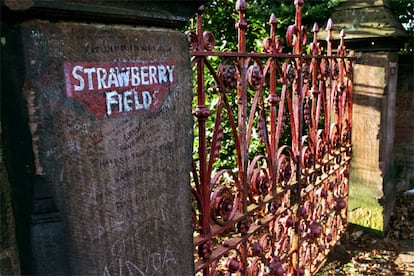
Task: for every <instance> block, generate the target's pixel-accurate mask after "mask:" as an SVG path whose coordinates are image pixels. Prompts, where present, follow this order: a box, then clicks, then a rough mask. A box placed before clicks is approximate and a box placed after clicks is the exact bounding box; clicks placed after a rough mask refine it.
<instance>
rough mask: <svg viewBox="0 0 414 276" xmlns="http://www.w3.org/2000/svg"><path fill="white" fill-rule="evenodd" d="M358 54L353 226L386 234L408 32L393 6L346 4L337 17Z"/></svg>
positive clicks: (379, 0) (368, 1) (377, 1)
mask: <svg viewBox="0 0 414 276" xmlns="http://www.w3.org/2000/svg"><path fill="white" fill-rule="evenodd" d="M332 19H333V21H334V23H335V25H336V26H335V28H337V29H344V30H345V31H346V40H347V42H346V45H347V47H348V48H350V49H353V50H355V51H356V53H357V54H356V56H357V60H356V62H355V66H354V97H353V128H352V144H353V155H352V158H353V159H352V163H351V176H350V188H349V193H350V194H349V206H348V209H349V216H348V217H349V222H351V223H354V224H357V225H360V226H363V227H367V228H369V229H372V230H375V231H378V232H380V233H382V232H383V231H384V230H386V226H387V224H388V221H389V218H390V215H391V211H392V208H393V203H394V190H395V183H393V182H392V166H393V143H394V129H395V101H396V84H397V69H398V66H397V63H398V51H399V49H400V46H401V45H402V42H403V41H404V39H405V38H406V36H407V35H406V33H405V32H404V31H403V29H402V27H401V25H400V24H399V23H398V22H397V20H396V19H395V18H394V15H393V14H392V13H391V11H390V9H389V6H388V4H387V1H383V0H365V1H360V0H357V1H353V0H348V1H344V2H343V3H342V4H341V5H340V6H339V7H338V8H337V9H336V11H335V12H334V13H333V14H332Z"/></svg>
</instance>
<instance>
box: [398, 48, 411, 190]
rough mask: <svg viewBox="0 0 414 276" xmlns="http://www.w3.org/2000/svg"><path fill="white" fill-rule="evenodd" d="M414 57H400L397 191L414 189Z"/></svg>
mask: <svg viewBox="0 0 414 276" xmlns="http://www.w3.org/2000/svg"><path fill="white" fill-rule="evenodd" d="M413 64H414V56H411V57H409V56H408V57H407V56H404V57H400V58H399V68H398V90H397V102H396V126H395V145H394V154H395V161H394V176H395V178H396V183H397V190H398V191H401V190H406V189H409V188H414V65H413Z"/></svg>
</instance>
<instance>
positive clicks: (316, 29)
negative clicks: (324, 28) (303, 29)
mask: <svg viewBox="0 0 414 276" xmlns="http://www.w3.org/2000/svg"><path fill="white" fill-rule="evenodd" d="M317 32H319V26H318V23H316V22H315V24H313V27H312V33H317Z"/></svg>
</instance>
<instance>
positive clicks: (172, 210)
mask: <svg viewBox="0 0 414 276" xmlns="http://www.w3.org/2000/svg"><path fill="white" fill-rule="evenodd" d="M21 31H22V38H23V44H24V50H25V55H26V60H25V62H26V64H25V66H26V74H27V77H26V80H27V82H26V84H25V87H24V95H25V98H26V99H27V102H28V106H29V114H30V116H29V119H30V128H31V132H32V137H33V151H34V155H35V164H36V174H37V175H40V176H42V178H43V179H44V180H45V181H46V183H50V185H51V193H52V195H53V200H54V203H55V204H56V208H57V210H58V211H59V212H60V214H61V216H62V222H63V225H64V228H63V229H65V232H64V233H63V234H64V236H65V237H66V239H67V244H68V247H69V248H68V256H69V264H70V273H73V274H77V275H121V274H128V273H132V274H135V275H141V274H143V273H144V274H154V275H192V274H193V258H192V254H193V252H192V225H191V193H190V187H189V171H190V162H191V154H192V147H191V143H192V116H191V101H192V92H191V66H190V64H189V62H190V60H189V55H188V51H187V50H186V49H187V40H186V38H185V37H184V35H183V34H181V33H180V32H177V31H172V30H166V29H157V28H149V29H148V28H133V27H126V26H113V27H109V26H103V25H88V24H76V23H50V22H42V21H32V22H25V23H24V24H23V25H22V28H21ZM65 62H66V63H68V62H69V63H72V64H74V65H77V64H78V63H79V62H81V63H82V64H90V65H91V67H90V68H94V69H93V70H98V69H97V68H107V67H111V66H112V67H119V69H120V70H123V69H122V68H121V67H122V66H124V67H127V66H131V64H132V63H133V64H135V65H136V66H142V67H144V64H148V63H151V64H155V65H156V64H165V63H168V64H172V65H174V69H173V79H171V78H169V79H168V83H163V84H162V86H157V85H155V84H148V85H145V86H144V85H143V81H144V79H145V81H149V80H150V79H151V73H149V72H150V71H145V72H146V73H145V72H144V75H141V77H142V79H141V85H136V86H134V85H132V83H131V82H130V83H129V85H128V86H125V87H120V85H119V83H118V85H115V84H112V85H107V87H105V89H101V90H99V89H97V85H98V83H97V82H98V81H99V80H97V78H98V77H97V75H96V73H89V74H90V75H88V73H86V75H84V77H85V78H88V77H90V78H91V79H93V87H92V89H91V90H87V89H86V88H85V89H84V90H79V91H75V90H76V89H75V90H73V87H74V85H77V86H80V85H81V84H80V82H81V81H80V80H79V77H78V79H76V76H75V80H77V82H74V83H70V81H68V80H70V77H68V75H70V74H72V73H73V71H65V68H67V67H65V66H66V65H65ZM155 65H154V66H155ZM70 68H72V69H73V67H70ZM146 68H147V69H145V70H150V69H148V68H149V67H146ZM91 70H92V69H91ZM89 72H92V71H89ZM94 72H96V71H94ZM107 74H110V73H109V71H108V72H107ZM131 74H132V73H131ZM145 74H147V75H145ZM148 74H149V75H148ZM154 74H155V73H154ZM101 77H102V76H101ZM108 78H109V75H108ZM72 80H73V79H72ZM83 81H85V82H86V79H83ZM106 81H108V79H106ZM113 81H114V80H113ZM118 81H119V80H118ZM152 81H153V82H155V80H154V79H153V80H152ZM158 81H159V79H158ZM106 84H108V83H106ZM70 85H72V90H73V91H72V92H73V93H85V94H87V95H86V96H85V97H88V100H89V101H90V99H91V98H92V99H93V97H96V103H98V102H100V101H101V98H100V97H103V98H104V99H105V97H106V95H107V94H106V93H108V92H111V91H112V92H113V91H116V93H118V94H119V95H120V96H119V98H116V99H117V101H118V102H116V103H114V102H112V103H111V104H112V105H111V104H110V106H112V107H113V108H114V109H118V110H117V111H118V113H117V114H116V116H112V115H114V114H109V113H108V112H107V111H108V110H107V109H104V110H100V109H101V108H108V105H104V106H103V107H102V106H101V105H98V106H97V107H96V109H93V108H92V109H91V108H90V107H89V106H88V105H87V104H86V102H84V101H82V100H80V99H79V98H75V97H72V96H73V95H72V96H71V95H70V92H69V91H70V88H69V86H70ZM160 87H161V88H162V89H164V88H166V91H165V92H166V94H165V96H164V97H163V98H157V97H156V94H157V92H156V89H158V88H160ZM132 90H134V91H137V93H141V92H143V90H146V91H148V93H150V94H151V95H152V98H151V99H152V101H153V102H152V103H154V101H156V100H159V101H160V102H158V104H157V106H156V108H154V109H145V108H140V110H138V111H137V112H132V111H131V110H132V109H136V108H135V107H136V102H134V100H135V101H141V100H142V98H139V99H138V100H136V99H135V98H134V97H133V94H130V95H129V96H128V97H127V96H125V93H126V91H132ZM74 91H75V92H74ZM139 97H140V96H139ZM106 100H107V98H106ZM114 101H115V100H114ZM120 102H122V103H123V109H122V112H121V111H120V110H119V109H120ZM88 103H89V104H90V102H88ZM126 105H128V106H129V107H130V109H131V110H130V109H128V108H125V107H126ZM96 110H100V111H103V113H104V115H102V114H97V113H96V112H95V111H96ZM135 111H136V110H135ZM35 189H36V187H35Z"/></svg>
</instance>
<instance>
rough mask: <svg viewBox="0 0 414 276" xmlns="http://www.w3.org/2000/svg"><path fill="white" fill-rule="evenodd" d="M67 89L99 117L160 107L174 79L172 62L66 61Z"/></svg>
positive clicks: (69, 94) (69, 93)
mask: <svg viewBox="0 0 414 276" xmlns="http://www.w3.org/2000/svg"><path fill="white" fill-rule="evenodd" d="M64 69H65V78H66V93H67V95H68V97H71V98H74V99H76V100H78V101H80V102H82V103H83V104H85V105H86V106H87V107H88V109H89V110H90V111H92V112H93V113H94V114H96V115H97V116H98V117H117V116H120V115H124V114H129V113H136V112H142V111H154V110H158V109H159V107H160V106H161V104H162V102H163V99H164V97H165V95H166V94H167V93H168V92H169V90H170V86H171V84H172V83H174V81H175V64H173V63H171V62H65V63H64Z"/></svg>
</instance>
